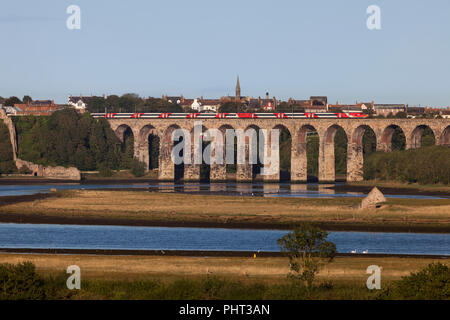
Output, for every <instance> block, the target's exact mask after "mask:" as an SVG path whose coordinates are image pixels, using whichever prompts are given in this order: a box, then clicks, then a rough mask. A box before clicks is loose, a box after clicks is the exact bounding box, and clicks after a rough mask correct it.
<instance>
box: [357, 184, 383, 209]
mask: <svg viewBox="0 0 450 320" xmlns="http://www.w3.org/2000/svg"><path fill="white" fill-rule="evenodd" d="M383 202H386V198H385V197H384V195H383V193H382V192H381V191H380V190H379V189H378V188H377V187H374V188H373V189H372V191H370V192H369V194H368V195H367V196H366V197H365V198H364V199H363V200H362V201H361V204H360V206H359V209H376V208H377V207H378V206H379V205H380V203H383Z"/></svg>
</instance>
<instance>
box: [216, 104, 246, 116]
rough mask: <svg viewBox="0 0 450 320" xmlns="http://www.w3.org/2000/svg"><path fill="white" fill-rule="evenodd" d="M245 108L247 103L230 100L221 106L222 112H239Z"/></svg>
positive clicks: (220, 110)
mask: <svg viewBox="0 0 450 320" xmlns="http://www.w3.org/2000/svg"><path fill="white" fill-rule="evenodd" d="M244 109H245V105H244V104H242V103H240V102H234V101H228V102H225V103H224V104H222V105H221V106H220V107H219V112H221V113H239V112H242V111H243V110H244Z"/></svg>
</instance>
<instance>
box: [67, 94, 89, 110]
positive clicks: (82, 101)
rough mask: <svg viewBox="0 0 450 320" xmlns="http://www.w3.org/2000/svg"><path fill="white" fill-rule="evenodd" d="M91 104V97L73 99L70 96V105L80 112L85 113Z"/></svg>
mask: <svg viewBox="0 0 450 320" xmlns="http://www.w3.org/2000/svg"><path fill="white" fill-rule="evenodd" d="M88 102H89V97H83V96H82V95H80V96H79V97H73V96H71V95H69V100H68V103H67V104H68V105H70V106H72V107H74V108H75V109H76V110H78V111H79V112H84V111H85V110H86V108H87V104H88Z"/></svg>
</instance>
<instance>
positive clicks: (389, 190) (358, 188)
mask: <svg viewBox="0 0 450 320" xmlns="http://www.w3.org/2000/svg"><path fill="white" fill-rule="evenodd" d="M373 187H377V188H378V189H380V191H381V192H383V193H385V194H403V195H428V196H446V197H450V186H448V185H443V184H436V185H421V184H418V183H403V182H398V181H375V180H369V181H360V182H348V183H345V184H342V185H336V186H334V187H332V188H331V189H333V190H335V191H337V192H364V193H367V192H369V191H370V190H371V189H372V188H373Z"/></svg>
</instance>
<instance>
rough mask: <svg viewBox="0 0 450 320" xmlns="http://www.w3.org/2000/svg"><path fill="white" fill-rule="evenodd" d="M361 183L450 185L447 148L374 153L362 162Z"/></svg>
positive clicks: (438, 147)
mask: <svg viewBox="0 0 450 320" xmlns="http://www.w3.org/2000/svg"><path fill="white" fill-rule="evenodd" d="M364 179H366V180H374V179H377V180H397V181H402V182H409V183H419V184H436V183H442V184H449V183H450V148H447V147H444V146H429V147H422V148H418V149H410V150H404V151H392V152H387V153H386V152H376V153H374V154H372V155H371V156H370V157H368V158H367V159H365V161H364Z"/></svg>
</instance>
